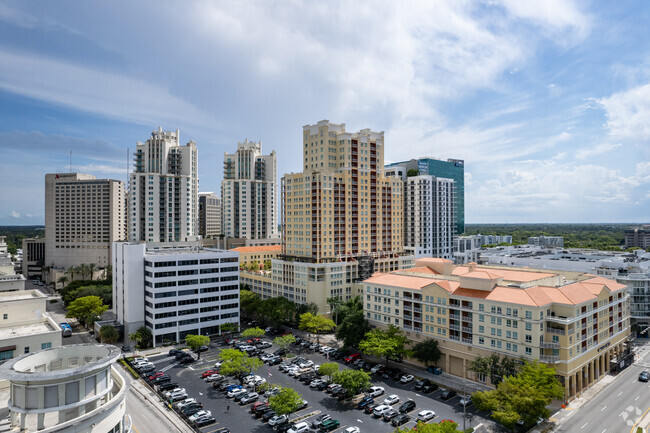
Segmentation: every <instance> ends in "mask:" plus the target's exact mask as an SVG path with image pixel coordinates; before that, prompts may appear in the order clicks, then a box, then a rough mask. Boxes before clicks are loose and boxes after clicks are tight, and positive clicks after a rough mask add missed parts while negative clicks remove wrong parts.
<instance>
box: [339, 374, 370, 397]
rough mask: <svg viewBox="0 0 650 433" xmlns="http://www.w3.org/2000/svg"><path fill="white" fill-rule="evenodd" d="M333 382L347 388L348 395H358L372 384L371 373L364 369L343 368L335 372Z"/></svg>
mask: <svg viewBox="0 0 650 433" xmlns="http://www.w3.org/2000/svg"><path fill="white" fill-rule="evenodd" d="M332 382H334V383H338V384H339V385H341V386H342V387H343V388H345V390H346V394H347V396H348V397H350V396H353V395H357V394H359V393H360V392H361V391H363V390H366V389H368V387H369V386H370V374H368V373H366V372H365V371H363V370H352V369H348V370H342V371H339V372H336V373H334V375H333V377H332Z"/></svg>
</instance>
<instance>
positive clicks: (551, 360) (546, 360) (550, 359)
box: [539, 355, 560, 363]
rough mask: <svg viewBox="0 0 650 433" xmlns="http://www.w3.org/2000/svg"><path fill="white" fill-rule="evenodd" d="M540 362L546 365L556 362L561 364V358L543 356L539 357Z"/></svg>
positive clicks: (557, 356)
mask: <svg viewBox="0 0 650 433" xmlns="http://www.w3.org/2000/svg"><path fill="white" fill-rule="evenodd" d="M539 360H540V362H544V363H554V362H559V361H560V357H559V355H541V356H540V357H539Z"/></svg>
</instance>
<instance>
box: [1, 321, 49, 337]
mask: <svg viewBox="0 0 650 433" xmlns="http://www.w3.org/2000/svg"><path fill="white" fill-rule="evenodd" d="M52 331H56V329H55V328H54V327H53V326H52V325H51V324H50V322H48V321H47V319H45V318H44V319H43V321H42V322H40V323H32V324H29V325H16V326H8V327H6V328H4V327H0V340H8V339H10V338H17V337H27V336H29V335H38V334H45V333H48V332H52Z"/></svg>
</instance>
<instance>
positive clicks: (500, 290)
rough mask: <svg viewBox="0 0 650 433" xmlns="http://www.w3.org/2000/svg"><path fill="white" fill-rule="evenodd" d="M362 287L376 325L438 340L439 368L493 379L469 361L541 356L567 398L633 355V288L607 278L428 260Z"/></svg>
mask: <svg viewBox="0 0 650 433" xmlns="http://www.w3.org/2000/svg"><path fill="white" fill-rule="evenodd" d="M363 286H364V292H365V293H364V299H363V300H364V309H365V311H366V316H367V318H368V320H370V322H371V324H373V325H378V326H381V325H384V326H387V325H388V324H394V325H395V326H398V327H399V328H401V329H402V330H404V331H405V332H406V335H407V336H408V337H409V338H410V339H411V340H413V341H415V342H417V341H422V340H424V339H427V338H434V339H436V340H438V341H439V343H440V349H441V351H442V353H443V357H442V361H441V362H440V366H441V367H442V368H443V369H444V370H445V371H447V372H449V373H451V374H454V375H457V376H461V377H465V378H469V379H475V380H479V381H486V380H488V379H487V378H485V377H480V376H476V375H475V374H474V373H472V372H471V371H469V370H468V368H467V367H468V364H469V362H470V361H472V360H474V359H475V358H476V357H477V356H488V355H491V354H492V353H497V354H499V355H505V356H509V357H512V358H514V359H526V360H530V361H532V360H535V359H537V360H539V361H541V362H543V363H546V364H549V365H552V366H553V367H554V368H555V369H556V371H557V375H558V377H559V378H560V380H561V381H562V383H563V385H564V387H565V389H566V396H567V398H569V397H572V396H575V395H576V394H577V393H579V392H581V391H582V390H584V389H586V388H587V387H589V386H590V385H592V384H593V383H594V382H596V381H597V380H598V379H599V378H600V377H602V376H603V375H605V374H606V373H608V372H609V371H610V369H612V368H619V367H620V363H621V362H628V360H629V357H627V354H628V352H629V351H628V345H627V340H628V337H629V335H630V329H629V318H630V306H629V304H630V298H629V294H628V292H627V290H626V288H627V287H626V286H625V285H623V284H619V283H617V282H615V281H612V280H608V279H606V278H602V277H597V276H594V275H591V274H583V273H576V272H573V273H572V272H561V273H560V272H551V271H536V270H531V269H523V268H503V267H488V266H477V265H475V264H473V263H470V264H468V265H465V266H454V265H453V264H452V262H450V261H448V260H444V259H431V258H429V259H420V260H418V261H417V262H416V267H415V268H413V269H407V270H402V271H395V272H391V273H386V274H375V275H374V276H372V277H371V278H369V279H367V280H366V281H364V282H363Z"/></svg>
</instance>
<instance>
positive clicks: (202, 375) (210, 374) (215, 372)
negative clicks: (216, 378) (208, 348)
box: [201, 370, 219, 379]
mask: <svg viewBox="0 0 650 433" xmlns="http://www.w3.org/2000/svg"><path fill="white" fill-rule="evenodd" d="M213 374H219V370H208V371H205V372H203V374H201V377H202V378H203V379H205V378H206V377H208V376H212V375H213Z"/></svg>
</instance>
